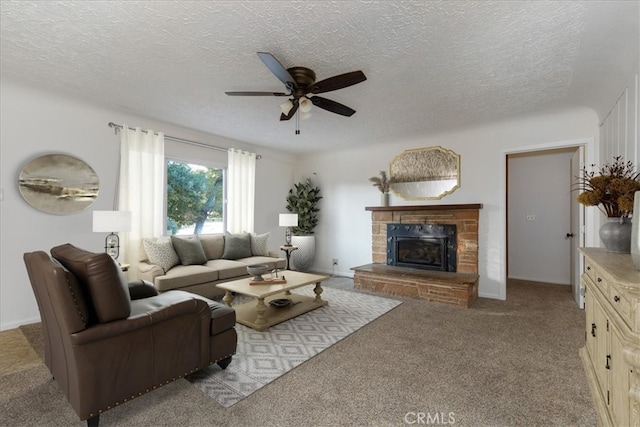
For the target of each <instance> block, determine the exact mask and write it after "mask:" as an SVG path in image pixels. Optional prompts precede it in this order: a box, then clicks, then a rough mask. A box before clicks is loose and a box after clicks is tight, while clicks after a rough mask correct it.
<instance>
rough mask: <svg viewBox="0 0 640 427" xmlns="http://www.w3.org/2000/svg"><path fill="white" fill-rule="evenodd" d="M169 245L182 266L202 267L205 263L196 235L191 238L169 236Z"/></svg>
mask: <svg viewBox="0 0 640 427" xmlns="http://www.w3.org/2000/svg"><path fill="white" fill-rule="evenodd" d="M171 243H173V248H174V249H175V250H176V253H177V254H178V257H179V258H180V262H181V263H182V265H194V264H198V265H202V264H204V263H205V262H207V256H206V255H205V254H204V249H202V244H201V243H200V239H199V238H198V235H197V234H193V235H191V236H180V237H178V236H171Z"/></svg>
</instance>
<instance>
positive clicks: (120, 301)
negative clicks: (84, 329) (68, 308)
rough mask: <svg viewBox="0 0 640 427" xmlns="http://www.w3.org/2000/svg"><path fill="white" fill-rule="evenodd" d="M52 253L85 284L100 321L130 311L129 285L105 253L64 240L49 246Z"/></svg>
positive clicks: (111, 319) (127, 313) (106, 320)
mask: <svg viewBox="0 0 640 427" xmlns="http://www.w3.org/2000/svg"><path fill="white" fill-rule="evenodd" d="M51 255H52V256H53V257H54V258H55V259H57V260H58V261H59V262H60V264H62V265H63V266H64V267H65V268H66V269H67V270H69V271H70V272H71V273H73V274H74V275H76V276H77V277H78V279H80V280H81V281H83V282H84V283H86V285H87V288H88V289H89V295H91V302H92V304H93V308H94V310H95V313H96V315H97V316H98V320H99V321H100V322H110V321H113V320H119V319H125V318H127V317H128V316H129V314H130V313H131V299H130V297H129V287H128V285H127V282H126V280H125V278H124V275H123V273H122V270H121V269H120V266H119V265H118V263H117V262H116V260H114V259H113V258H111V256H109V255H108V254H106V253H104V252H100V253H94V252H89V251H86V250H84V249H80V248H76V247H75V246H73V245H71V244H69V243H67V244H65V245H61V246H56V247H54V248H52V249H51Z"/></svg>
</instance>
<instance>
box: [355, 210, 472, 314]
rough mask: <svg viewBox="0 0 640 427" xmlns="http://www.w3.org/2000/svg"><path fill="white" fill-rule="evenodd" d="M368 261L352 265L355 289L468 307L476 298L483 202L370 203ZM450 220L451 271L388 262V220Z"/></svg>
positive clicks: (416, 221)
mask: <svg viewBox="0 0 640 427" xmlns="http://www.w3.org/2000/svg"><path fill="white" fill-rule="evenodd" d="M365 209H366V210H367V211H371V221H372V224H371V230H372V239H371V241H372V259H373V263H372V264H367V265H363V266H359V267H354V268H353V270H354V271H355V273H354V284H355V287H356V288H357V289H366V290H370V291H374V292H381V293H386V294H389V295H398V296H403V297H409V298H416V299H423V300H427V301H433V302H439V303H444V304H449V305H456V306H460V307H467V308H468V307H470V306H471V304H472V303H473V302H474V301H475V300H476V299H477V297H478V278H479V276H478V219H479V214H480V209H482V204H460V205H423V206H420V205H412V206H379V207H378V206H374V207H367V208H365ZM390 223H403V224H454V225H456V230H457V268H456V270H457V271H456V273H449V272H440V271H426V270H419V269H414V268H405V267H396V266H388V265H386V262H387V224H390Z"/></svg>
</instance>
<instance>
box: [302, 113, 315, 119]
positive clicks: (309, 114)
mask: <svg viewBox="0 0 640 427" xmlns="http://www.w3.org/2000/svg"><path fill="white" fill-rule="evenodd" d="M312 115H313V114H311V113H308V112H307V113H305V112H304V111H300V118H301V119H302V120H307V119H308V118H309V117H311V116H312Z"/></svg>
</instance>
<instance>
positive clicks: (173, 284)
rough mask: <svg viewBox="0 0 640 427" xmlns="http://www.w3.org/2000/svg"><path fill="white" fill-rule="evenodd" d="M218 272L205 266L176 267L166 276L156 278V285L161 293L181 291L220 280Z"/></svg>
mask: <svg viewBox="0 0 640 427" xmlns="http://www.w3.org/2000/svg"><path fill="white" fill-rule="evenodd" d="M218 278H219V276H218V271H216V270H214V269H212V268H208V267H206V266H204V265H176V266H175V267H173V268H172V269H171V270H169V271H167V274H165V275H164V276H158V277H156V278H155V285H156V288H158V290H159V291H161V292H164V291H168V290H170V289H180V288H184V287H186V286H191V285H198V284H201V283H209V282H215V281H216V280H218Z"/></svg>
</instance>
